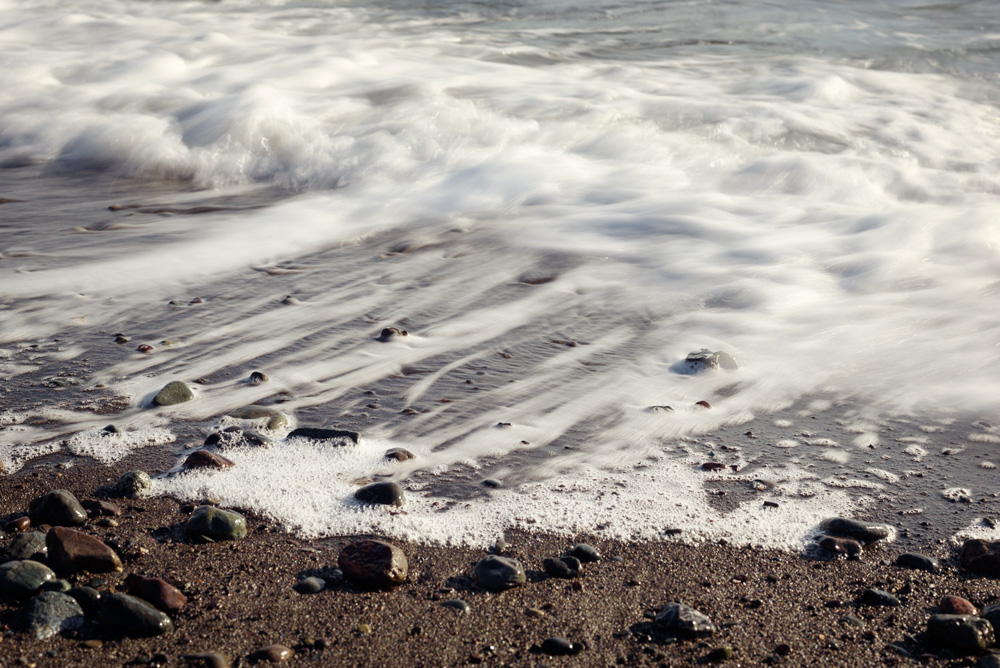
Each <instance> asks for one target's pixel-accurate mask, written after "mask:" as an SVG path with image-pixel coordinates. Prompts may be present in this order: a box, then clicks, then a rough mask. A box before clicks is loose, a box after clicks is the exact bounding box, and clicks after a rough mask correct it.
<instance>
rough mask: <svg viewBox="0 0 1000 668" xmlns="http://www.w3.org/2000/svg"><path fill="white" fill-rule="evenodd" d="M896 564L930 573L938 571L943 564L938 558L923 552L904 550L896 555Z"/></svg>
mask: <svg viewBox="0 0 1000 668" xmlns="http://www.w3.org/2000/svg"><path fill="white" fill-rule="evenodd" d="M896 565H897V566H901V567H903V568H914V569H917V570H921V571H927V572H928V573H937V572H938V571H939V570H941V565H940V564H939V563H938V560H937V559H933V558H931V557H928V556H926V555H923V554H917V553H915V552H904V553H903V554H901V555H899V556H898V557H896Z"/></svg>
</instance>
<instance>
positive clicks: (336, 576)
mask: <svg viewBox="0 0 1000 668" xmlns="http://www.w3.org/2000/svg"><path fill="white" fill-rule="evenodd" d="M323 581H324V582H325V583H326V586H327V588H328V589H330V588H333V587H339V586H340V585H341V583H342V582H343V581H344V571H342V570H340V569H339V568H331V569H329V570H328V571H326V572H325V573H324V574H323Z"/></svg>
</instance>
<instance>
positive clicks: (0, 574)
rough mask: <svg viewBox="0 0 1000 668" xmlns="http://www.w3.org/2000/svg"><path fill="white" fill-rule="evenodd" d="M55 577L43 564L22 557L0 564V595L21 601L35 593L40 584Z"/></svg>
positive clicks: (38, 589)
mask: <svg viewBox="0 0 1000 668" xmlns="http://www.w3.org/2000/svg"><path fill="white" fill-rule="evenodd" d="M55 579H56V574H55V573H53V572H52V569H51V568H49V567H48V566H46V565H45V564H40V563H38V562H37V561H31V560H30V559H24V560H22V561H8V562H7V563H5V564H2V565H0V596H2V597H3V598H6V599H9V600H14V601H21V600H24V599H27V598H30V597H32V596H34V595H35V594H37V593H38V592H39V591H41V589H42V585H44V584H45V583H46V582H51V581H52V580H55Z"/></svg>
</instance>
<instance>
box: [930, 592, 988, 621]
mask: <svg viewBox="0 0 1000 668" xmlns="http://www.w3.org/2000/svg"><path fill="white" fill-rule="evenodd" d="M938 610H940V611H941V614H944V615H973V616H975V615H978V614H979V611H978V610H976V606H974V605H972V602H971V601H969V600H968V599H964V598H962V597H961V596H954V595H951V594H949V595H947V596H945V597H944V598H942V599H941V601H940V602H938Z"/></svg>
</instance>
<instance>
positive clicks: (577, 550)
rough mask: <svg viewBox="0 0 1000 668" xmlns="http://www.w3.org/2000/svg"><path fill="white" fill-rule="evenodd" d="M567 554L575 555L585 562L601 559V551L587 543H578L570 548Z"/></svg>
mask: <svg viewBox="0 0 1000 668" xmlns="http://www.w3.org/2000/svg"><path fill="white" fill-rule="evenodd" d="M569 555H570V556H571V557H576V558H577V559H579V560H580V561H582V562H583V563H585V564H589V563H593V562H595V561H600V560H601V553H600V552H598V551H597V550H596V549H595V548H594V547H592V546H590V545H588V544H587V543H579V544H577V545H574V546H573V547H572V548H570V551H569Z"/></svg>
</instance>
